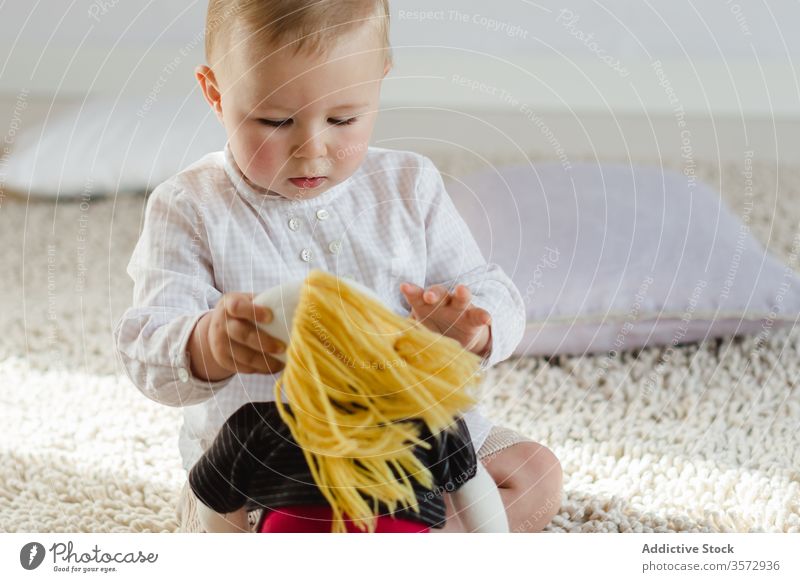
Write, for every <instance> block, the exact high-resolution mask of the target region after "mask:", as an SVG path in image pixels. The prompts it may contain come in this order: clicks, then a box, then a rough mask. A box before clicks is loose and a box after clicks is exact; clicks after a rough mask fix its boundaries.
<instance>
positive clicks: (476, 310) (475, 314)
mask: <svg viewBox="0 0 800 582" xmlns="http://www.w3.org/2000/svg"><path fill="white" fill-rule="evenodd" d="M467 313H468V315H469V320H468V321H469V322H470V323H471V324H472V325H475V326H479V325H489V324H490V323H491V322H492V316H491V315H489V312H488V311H486V310H485V309H481V308H480V307H473V308H471V309H470V310H469V311H468V312H467Z"/></svg>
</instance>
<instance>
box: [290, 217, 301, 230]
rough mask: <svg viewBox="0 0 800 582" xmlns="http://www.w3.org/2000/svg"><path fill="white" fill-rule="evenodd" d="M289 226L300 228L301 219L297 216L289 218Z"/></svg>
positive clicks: (294, 228) (295, 228)
mask: <svg viewBox="0 0 800 582" xmlns="http://www.w3.org/2000/svg"><path fill="white" fill-rule="evenodd" d="M289 228H291V229H292V230H297V229H298V228H300V221H299V220H297V219H296V218H295V217H292V218H290V219H289Z"/></svg>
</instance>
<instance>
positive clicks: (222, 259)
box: [114, 145, 525, 471]
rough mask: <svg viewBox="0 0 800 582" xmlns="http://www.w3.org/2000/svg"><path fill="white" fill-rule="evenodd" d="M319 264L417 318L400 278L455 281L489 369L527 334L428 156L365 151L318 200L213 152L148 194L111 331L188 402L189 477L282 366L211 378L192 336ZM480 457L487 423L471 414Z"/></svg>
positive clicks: (122, 350) (165, 397)
mask: <svg viewBox="0 0 800 582" xmlns="http://www.w3.org/2000/svg"><path fill="white" fill-rule="evenodd" d="M311 269H321V270H324V271H327V272H330V273H333V274H335V275H337V276H339V277H347V278H350V279H353V280H356V281H358V282H359V283H361V284H363V285H365V286H367V287H369V288H371V289H372V290H373V291H375V292H376V293H377V295H378V296H379V297H381V299H382V300H383V301H384V302H385V304H386V305H387V306H388V307H389V308H390V309H392V310H393V311H394V312H396V313H398V314H402V315H409V314H410V306H409V305H408V303H407V302H406V300H405V297H404V296H403V294H402V292H401V291H400V284H401V283H402V282H404V281H407V282H410V283H414V284H416V285H418V286H420V287H423V288H427V287H429V286H431V285H433V284H443V285H445V286H446V287H448V288H450V289H451V290H452V289H453V288H454V287H455V285H456V284H458V283H461V284H464V285H466V286H467V287H468V288H469V289H470V291H471V292H472V295H473V299H472V303H473V304H474V305H476V306H478V307H481V308H483V309H486V310H487V311H488V312H489V314H490V315H491V317H492V349H491V352H490V353H489V354H488V355H487V356H486V357H485V358H484V360H483V362H482V366H483V367H484V368H487V367H489V366H492V365H494V364H495V363H497V362H499V361H502V360H504V359H506V358H507V357H508V356H510V355H511V353H512V351H513V350H514V348H515V347H516V346H517V344H518V343H519V342H520V340H521V339H522V334H523V331H524V325H525V309H524V305H523V301H522V297H521V295H520V293H519V291H518V290H517V288H516V287H515V286H514V284H513V283H512V282H511V280H510V279H509V278H508V276H507V275H506V274H505V273H504V272H503V271H502V269H500V267H499V266H497V265H495V264H487V263H486V261H485V260H484V258H483V256H482V255H481V252H480V250H479V249H478V246H477V244H476V243H475V241H474V239H473V237H472V235H471V233H470V232H469V229H468V228H467V226H466V224H465V223H464V221H463V220H462V219H461V217H460V215H459V214H458V212H457V211H456V209H455V207H454V206H453V203H452V201H451V200H450V197H449V196H448V194H447V192H446V191H445V188H444V184H443V182H442V177H441V175H440V174H439V172H438V170H437V169H436V168H435V167H434V165H433V163H432V162H431V161H430V160H429V159H428V158H426V157H424V156H421V155H419V154H415V153H412V152H404V151H396V150H388V149H383V148H369V150H368V153H367V156H366V158H365V159H364V162H363V163H362V164H361V166H360V167H359V169H358V170H357V171H356V172H355V173H354V174H353V175H352V176H350V178H348V179H347V180H345V181H344V182H342V183H341V184H338V185H336V186H334V187H333V188H331V189H330V190H328V191H326V192H323V193H322V194H320V195H319V196H317V197H315V198H310V199H307V200H292V199H288V198H284V197H282V196H280V195H278V194H276V193H273V192H268V191H259V190H256V189H254V188H252V187H251V186H250V185H249V184H248V183H247V182H246V181H245V180H244V177H243V175H242V172H241V170H240V169H239V168H238V167H237V165H236V162H235V160H234V159H233V157H232V155H231V153H230V149H229V147H228V146H227V145H226V147H225V150H224V151H221V152H215V153H211V154H208V155H206V156H204V157H203V158H202V159H200V160H199V161H197V162H195V163H194V164H192V165H191V166H189V167H188V168H186V169H185V170H184V171H182V172H180V173H179V174H177V175H176V176H174V177H172V178H170V179H169V180H167V181H166V182H164V183H162V184H160V185H159V186H158V187H157V188H156V189H155V190H153V192H152V193H151V194H150V196H149V198H148V200H147V206H146V210H145V220H144V227H143V230H142V233H141V237H140V238H139V241H138V243H137V245H136V248H135V249H134V251H133V256H132V257H131V260H130V263H129V265H128V274H129V275H130V277H131V278H132V279H133V282H134V289H133V305H132V306H131V307H130V308H128V310H127V311H126V312H125V313H124V315H123V316H122V318H121V319H120V321H119V323H118V324H117V326H116V329H115V331H114V335H115V340H116V346H117V351H118V353H119V356H120V358H121V361H122V364H123V366H124V369H125V371H126V373H127V375H128V377H129V378H130V379H131V381H132V382H133V383H134V385H135V386H136V387H137V388H138V389H139V390H140V391H141V392H142V393H143V394H144V395H145V396H147V397H148V398H150V399H152V400H154V401H156V402H160V403H163V404H166V405H169V406H180V407H183V411H184V424H183V427H182V428H181V433H180V438H179V448H180V453H181V457H182V459H183V466H184V468H185V469H186V470H187V471H188V470H189V469H190V468H191V467H192V466H193V465H194V463H195V462H196V461H197V460H198V459H199V458H200V456H201V455H202V453H203V451H204V450H206V449H207V448H208V447H209V446H210V444H211V442H212V440H213V439H214V437H215V436H216V434H217V432H218V431H219V429H220V427H221V426H222V424H223V423H224V422H225V420H226V419H227V418H228V417H229V416H231V415H232V414H233V413H234V412H235V411H236V410H237V409H238V408H239V407H240V406H242V405H243V404H245V403H247V402H252V401H270V400H273V399H274V396H273V391H274V384H275V380H276V379H277V378H278V377H279V376H280V372H279V373H277V374H273V375H266V374H236V375H234V376H232V377H231V378H228V379H226V380H222V381H220V382H207V381H203V380H200V379H199V378H196V377H194V376H193V375H192V373H191V368H190V364H189V361H188V353H187V344H188V339H189V335H190V334H191V332H192V329H193V328H194V326H195V324H196V323H197V321H198V320H199V319H200V317H202V316H203V314H205V313H207V312H208V311H210V310H212V309H213V308H214V306H215V305H216V304H217V302H218V301H219V299H220V297H221V296H222V294H223V293H227V292H234V291H240V292H253V293H256V294H258V293H261V292H262V291H265V290H267V289H270V288H272V287H273V286H276V285H281V284H283V283H286V282H287V281H293V280H298V279H302V278H304V277H305V276H306V275H307V274H308V273H309V271H310V270H311ZM465 420H466V421H467V425H468V427H469V429H470V432H471V434H472V439H473V444H474V446H475V450H476V451H477V450H478V449H479V448H480V446H481V444H483V441H484V439H485V438H486V436H487V435H488V433H489V430H490V429H491V426H492V423H491V422H490V421H489V420H488V419H487V418H486V417H485V416H484V415H483V414H482V412H481V411H480V410H479V409H474V410H472V411H470V412H469V413H467V414H466V415H465Z"/></svg>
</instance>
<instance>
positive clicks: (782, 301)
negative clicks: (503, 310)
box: [448, 163, 800, 355]
mask: <svg viewBox="0 0 800 582" xmlns="http://www.w3.org/2000/svg"><path fill="white" fill-rule="evenodd" d="M448 189H449V192H450V194H451V197H452V198H453V201H454V203H455V204H456V207H457V208H458V210H459V212H460V213H461V214H462V216H463V217H464V219H465V221H466V222H467V224H468V225H469V226H470V228H471V230H472V232H473V233H474V234H475V238H476V240H477V242H478V244H479V246H480V247H481V250H482V251H483V253H484V256H485V257H486V258H487V260H488V261H490V262H493V263H498V264H500V265H501V266H502V267H503V268H504V269H505V271H506V272H507V273H508V274H509V275H510V276H511V277H512V279H513V280H514V282H515V283H516V285H517V287H518V288H519V290H520V293H521V294H522V296H523V298H524V301H525V306H526V312H527V313H526V315H527V324H528V325H527V330H526V334H525V337H524V339H523V341H522V342H521V343H520V345H519V346H518V348H517V350H516V352H515V353H516V354H517V355H522V354H530V355H542V354H560V353H565V354H581V353H592V352H604V351H622V350H626V349H632V348H639V347H643V346H647V345H667V344H671V345H678V344H680V343H686V342H694V341H698V340H702V339H704V338H709V337H717V336H728V335H739V334H752V333H762V332H764V333H767V332H769V331H770V330H771V329H772V328H777V327H778V326H781V325H785V324H794V323H795V322H797V320H798V316H799V314H800V278H798V275H797V274H796V273H795V272H794V271H793V270H792V269H790V268H789V267H788V266H786V265H784V264H783V263H782V262H781V261H779V260H778V259H776V258H775V257H774V256H772V255H771V254H770V253H768V252H767V251H765V249H764V248H763V246H762V245H761V244H760V243H759V242H758V241H756V240H755V239H754V238H753V237H752V236H751V235H750V234H749V229H748V228H747V226H746V225H745V224H744V223H743V222H742V221H740V220H739V218H738V217H737V216H735V215H734V214H733V213H732V212H731V211H730V210H728V209H727V207H726V206H725V205H724V204H723V203H722V201H721V199H720V197H719V195H718V194H717V193H716V192H714V191H713V190H711V189H710V188H708V187H707V186H706V185H704V184H703V183H701V182H699V181H694V182H693V181H692V180H690V179H689V178H687V177H685V176H683V175H682V174H679V173H676V172H669V171H663V170H662V169H660V168H655V167H641V166H640V167H631V166H626V165H621V164H620V165H618V164H600V165H596V164H573V165H572V167H571V169H565V168H564V167H563V166H562V165H561V164H560V163H541V164H533V165H528V166H513V167H503V168H495V169H492V170H486V171H481V172H478V173H475V174H473V175H471V176H468V177H467V178H465V179H464V180H463V181H461V182H458V181H451V183H450V184H449V188H448Z"/></svg>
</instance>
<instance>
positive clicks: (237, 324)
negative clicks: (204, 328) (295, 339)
mask: <svg viewBox="0 0 800 582" xmlns="http://www.w3.org/2000/svg"><path fill="white" fill-rule="evenodd" d="M225 326H226V328H227V331H228V337H230V338H231V340H232V341H234V342H236V343H238V344H241V345H244V346H247V347H248V348H250V349H251V350H254V351H257V352H267V353H281V352H285V351H286V346H285V345H283V342H282V341H280V340H279V339H277V338H274V337H272V336H271V335H269V334H268V333H267V332H265V331H264V330H263V329H261V328H259V327H257V326H256V325H255V324H254V323H252V322H250V321H246V320H243V319H232V318H231V319H228V321H227V322H225Z"/></svg>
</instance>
